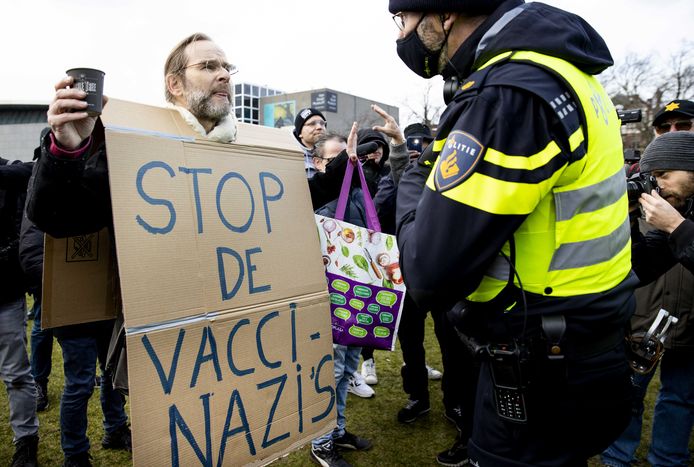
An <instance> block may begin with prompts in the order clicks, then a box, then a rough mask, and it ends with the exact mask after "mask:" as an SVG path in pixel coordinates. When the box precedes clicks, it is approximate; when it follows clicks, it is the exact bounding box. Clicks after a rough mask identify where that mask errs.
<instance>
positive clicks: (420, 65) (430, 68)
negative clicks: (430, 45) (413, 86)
mask: <svg viewBox="0 0 694 467" xmlns="http://www.w3.org/2000/svg"><path fill="white" fill-rule="evenodd" d="M424 16H426V15H423V16H422V17H421V18H420V19H419V21H418V22H417V26H415V28H414V30H413V31H412V32H411V33H410V34H409V35H408V36H407V37H404V38H402V39H398V40H396V41H395V44H396V46H397V51H398V56H399V57H400V60H402V61H403V62H404V63H405V65H407V66H408V67H409V69H410V70H412V71H414V72H415V73H417V74H418V75H419V76H421V77H422V78H431V77H433V76H436V75H438V74H439V58H440V57H441V52H443V46H444V44H445V43H446V41H448V33H449V32H450V29H449V30H448V31H447V32H446V36H445V38H444V40H443V42H442V43H441V47H439V49H438V50H436V51H434V52H432V51H431V50H429V49H427V47H426V46H425V45H424V43H423V42H422V39H420V38H419V34H417V28H418V27H419V24H420V23H421V22H422V20H423V19H424Z"/></svg>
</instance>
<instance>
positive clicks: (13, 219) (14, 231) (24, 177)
mask: <svg viewBox="0 0 694 467" xmlns="http://www.w3.org/2000/svg"><path fill="white" fill-rule="evenodd" d="M9 162H10V161H8V160H7V159H3V158H0V283H2V286H0V303H6V302H8V301H11V300H16V299H17V298H20V297H22V296H23V295H24V293H25V292H26V282H25V279H24V274H23V272H22V268H21V266H20V264H19V230H20V225H21V222H22V214H23V212H24V202H25V199H26V189H27V184H28V183H29V177H30V176H31V167H32V163H31V162H16V163H14V164H10V163H9Z"/></svg>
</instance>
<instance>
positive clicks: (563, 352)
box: [388, 0, 637, 467]
mask: <svg viewBox="0 0 694 467" xmlns="http://www.w3.org/2000/svg"><path fill="white" fill-rule="evenodd" d="M388 7H389V10H390V12H391V13H392V14H393V20H394V21H395V25H396V26H397V28H398V30H399V31H398V32H397V39H396V41H395V45H396V51H397V54H398V56H399V57H400V58H401V60H402V61H403V62H404V63H405V65H407V66H408V67H409V68H410V69H411V70H412V71H413V72H414V73H416V74H417V75H419V76H422V77H424V78H432V77H434V76H436V75H441V76H442V77H443V78H444V80H445V85H444V100H445V101H446V104H447V108H446V110H445V112H444V113H443V114H442V118H441V121H440V122H439V125H438V130H437V137H436V140H435V141H434V142H433V143H432V144H431V145H429V147H428V148H427V150H426V151H423V153H422V154H421V156H419V158H418V159H417V160H416V161H414V162H413V163H412V164H411V165H410V166H409V167H408V169H407V170H406V171H405V172H404V173H403V174H402V179H401V182H400V184H399V185H398V195H397V203H396V210H397V213H396V225H397V227H396V234H397V239H398V245H399V246H400V267H401V270H402V273H403V278H404V281H405V283H406V284H407V291H408V293H409V294H410V296H411V297H412V299H413V300H414V301H415V302H416V304H417V306H419V307H420V308H421V309H425V310H431V312H432V314H439V315H440V314H444V313H446V314H447V316H450V317H451V318H452V319H454V321H455V326H456V328H457V330H458V331H459V332H460V333H461V334H462V335H464V336H466V337H467V340H468V342H476V343H479V345H480V346H482V347H481V349H482V351H481V352H478V353H476V355H477V357H478V359H479V364H480V370H479V379H478V384H477V388H476V390H475V389H474V388H473V389H472V390H471V391H470V393H471V394H472V397H470V398H467V397H466V398H465V401H464V402H463V403H461V404H462V405H463V407H462V419H464V422H463V423H462V425H463V426H462V429H461V430H460V433H459V436H458V438H457V439H456V442H455V443H454V445H453V447H452V448H451V449H449V450H447V451H444V452H441V453H439V454H438V456H437V458H436V459H437V462H439V463H440V464H442V465H447V466H454V465H464V464H465V463H467V462H469V463H470V464H471V465H482V466H487V465H493V466H499V467H519V466H537V465H585V464H586V461H587V459H588V458H590V457H592V456H593V455H596V454H599V453H600V452H602V451H603V450H604V449H605V448H606V447H607V446H608V445H609V444H610V443H611V442H612V441H613V440H614V439H615V438H616V437H617V436H618V435H619V433H621V432H622V431H623V429H624V428H625V427H626V425H627V422H628V420H629V414H630V409H631V407H630V403H629V398H630V391H631V383H630V369H629V365H628V362H627V359H626V353H625V349H624V329H626V326H627V324H628V320H629V317H630V316H631V314H632V313H633V309H634V300H633V289H634V287H635V285H636V282H637V281H636V278H635V277H634V275H633V273H631V261H630V258H629V246H630V243H629V234H630V232H629V222H628V208H629V206H628V200H627V197H626V196H622V194H623V193H624V192H625V191H626V180H625V177H624V171H623V163H624V159H623V153H622V143H621V136H620V131H619V128H620V125H619V120H618V118H617V114H616V111H615V109H614V107H613V106H612V103H611V101H610V98H609V96H608V95H607V93H606V92H605V91H604V89H603V88H602V86H601V85H600V83H599V82H598V80H597V78H596V77H595V75H598V74H600V73H601V72H602V71H604V70H605V69H606V68H608V67H609V66H611V65H612V63H613V61H612V56H611V55H610V52H609V50H608V48H607V45H606V44H605V41H604V40H603V39H602V37H600V35H599V34H598V33H597V31H595V30H594V29H593V28H592V27H591V26H590V25H589V24H588V23H587V22H586V21H585V20H583V19H582V18H580V17H578V16H576V15H574V14H572V13H569V12H566V11H563V10H560V9H558V8H554V7H552V6H549V5H546V4H543V3H540V2H529V3H525V2H524V1H523V0H389V6H388ZM594 102H597V103H599V105H597V107H596V106H594V105H593V103H594ZM595 108H598V109H599V110H598V112H597V114H596V111H595ZM588 141H590V144H588ZM584 168H585V170H584ZM451 326H452V324H451ZM550 349H554V350H556V351H557V352H558V353H557V354H556V355H555V354H551V355H550V352H551V350H550ZM569 433H572V434H573V433H581V436H580V440H578V439H577V438H576V437H575V436H573V435H569Z"/></svg>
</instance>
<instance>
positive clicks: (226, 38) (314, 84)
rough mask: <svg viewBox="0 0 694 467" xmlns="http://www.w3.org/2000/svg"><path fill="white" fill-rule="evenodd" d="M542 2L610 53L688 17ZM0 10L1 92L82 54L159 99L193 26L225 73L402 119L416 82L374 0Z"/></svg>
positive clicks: (71, 0)
mask: <svg viewBox="0 0 694 467" xmlns="http://www.w3.org/2000/svg"><path fill="white" fill-rule="evenodd" d="M546 3H549V4H552V5H555V6H558V7H560V8H564V9H567V10H570V11H572V12H574V13H577V14H579V15H581V16H582V17H584V18H585V19H586V20H588V22H590V23H591V24H592V25H593V27H595V29H597V30H598V32H600V33H601V34H602V35H603V37H604V38H605V40H606V41H607V44H608V46H609V47H610V49H611V51H612V54H613V56H614V57H615V59H616V60H617V61H619V60H620V59H621V58H623V57H624V56H625V54H627V53H628V52H629V51H631V52H637V53H639V54H647V53H650V52H652V53H654V54H659V55H661V56H663V57H667V56H668V55H669V54H670V53H672V52H674V51H675V50H678V49H679V48H680V47H681V46H682V41H683V40H685V39H687V38H688V37H691V31H692V28H693V27H694V1H692V0H668V1H662V2H661V1H653V0H581V1H575V0H574V1H570V0H549V1H547V2H546ZM0 15H1V16H0V17H2V18H3V26H2V28H0V43H2V50H3V53H2V73H0V89H2V91H1V92H0V102H26V101H29V102H43V103H47V102H49V101H50V99H51V98H52V96H53V85H54V84H55V82H56V81H58V80H59V79H60V78H61V77H62V76H63V75H64V72H65V70H67V69H68V68H73V67H80V66H83V67H93V68H99V69H102V70H104V71H105V72H106V82H105V93H106V94H107V95H109V96H112V97H116V98H120V99H126V100H132V101H137V102H142V103H147V104H153V105H163V103H164V98H163V84H162V82H163V77H162V76H163V66H164V65H163V64H164V60H165V58H166V56H167V54H168V53H169V51H170V50H171V48H172V47H173V46H174V45H175V44H176V43H177V42H178V41H179V40H180V39H182V38H183V37H185V36H187V35H188V34H191V33H193V32H204V33H206V34H208V35H210V36H211V37H212V38H213V39H214V40H215V41H216V42H217V43H218V44H219V45H220V46H221V47H222V48H223V49H224V50H225V51H226V53H227V58H228V59H229V61H231V62H232V63H235V64H236V65H237V66H238V67H239V69H240V72H239V73H238V74H237V75H235V76H234V77H233V80H234V81H235V82H250V83H254V84H264V85H268V86H271V87H274V88H277V89H281V90H283V91H286V92H293V91H303V90H308V89H314V88H323V87H327V88H332V89H335V90H338V91H342V92H347V93H351V94H355V95H357V96H360V97H364V98H367V99H373V100H378V101H381V102H385V103H387V104H391V105H396V106H399V107H400V108H401V118H402V119H403V120H404V122H402V123H408V121H407V120H409V119H410V115H409V112H408V111H407V110H406V107H407V103H409V104H410V105H412V106H417V105H418V103H419V102H421V97H420V96H421V95H422V92H423V91H422V90H423V89H424V86H425V80H423V79H421V78H419V77H417V76H416V75H415V74H414V73H412V72H411V71H409V69H408V68H406V67H405V65H403V64H402V62H401V61H400V59H399V58H398V56H397V54H396V52H395V39H396V35H397V29H396V27H395V25H394V24H393V21H392V20H391V15H390V13H389V12H388V3H387V2H386V1H385V0H349V1H344V0H343V1H339V2H338V1H333V0H323V1H319V0H310V1H309V0H288V1H282V0H275V1H271V0H243V1H240V0H225V1H222V0H204V1H196V0H189V1H186V2H182V1H179V0H110V1H108V2H107V1H99V0H24V1H21V2H15V1H11V0H5V1H3V2H2V6H0ZM435 83H436V88H435V90H434V92H433V94H434V95H435V97H436V99H440V98H439V95H440V91H439V89H440V88H441V82H440V79H438V78H436V79H435Z"/></svg>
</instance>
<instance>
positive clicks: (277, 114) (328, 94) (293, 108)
mask: <svg viewBox="0 0 694 467" xmlns="http://www.w3.org/2000/svg"><path fill="white" fill-rule="evenodd" d="M371 104H377V105H378V106H379V107H381V108H382V109H383V110H385V111H386V112H388V113H389V114H390V115H392V116H393V117H394V118H395V120H396V121H398V119H399V115H400V109H399V108H398V107H395V106H392V105H388V104H385V103H383V102H378V101H373V100H370V99H364V98H362V97H358V96H354V95H352V94H347V93H344V92H339V91H335V90H332V89H328V88H323V89H312V90H310V91H301V92H294V93H288V94H275V95H267V96H265V97H261V98H260V99H259V119H258V120H259V124H260V125H265V126H272V127H276V128H282V127H293V126H294V118H295V117H296V113H297V112H298V111H299V110H301V109H303V108H306V107H313V108H314V109H318V110H320V111H321V112H322V113H323V115H325V118H326V120H327V122H328V131H331V132H335V133H340V134H343V135H345V136H346V135H347V134H348V133H349V130H350V128H351V127H352V122H357V123H358V124H359V128H371V127H373V126H374V125H382V124H383V119H382V118H381V117H380V116H379V115H378V114H377V113H376V112H374V111H373V110H371Z"/></svg>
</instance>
